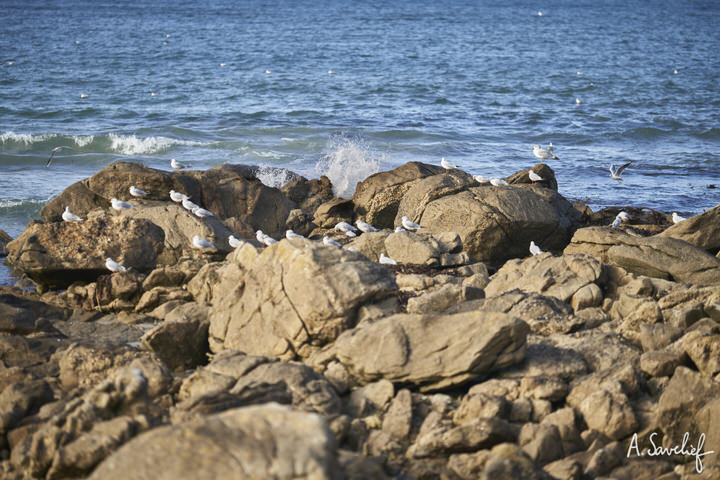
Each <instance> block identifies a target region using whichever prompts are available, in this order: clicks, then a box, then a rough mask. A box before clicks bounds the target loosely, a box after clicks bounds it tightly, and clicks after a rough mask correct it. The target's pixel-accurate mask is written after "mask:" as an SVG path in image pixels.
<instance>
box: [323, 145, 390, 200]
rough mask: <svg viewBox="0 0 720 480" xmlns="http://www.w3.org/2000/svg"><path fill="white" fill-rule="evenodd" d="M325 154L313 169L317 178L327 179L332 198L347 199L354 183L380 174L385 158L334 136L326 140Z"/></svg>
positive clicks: (352, 192) (373, 151) (355, 184)
mask: <svg viewBox="0 0 720 480" xmlns="http://www.w3.org/2000/svg"><path fill="white" fill-rule="evenodd" d="M328 150H330V151H329V153H327V154H326V155H324V156H323V157H322V158H321V159H320V160H319V161H318V162H317V164H316V165H315V170H316V171H317V172H318V173H319V174H320V175H325V176H327V177H328V178H329V179H330V181H331V182H332V185H333V193H334V194H335V196H336V197H342V198H350V197H351V196H352V195H353V194H354V193H355V187H356V186H357V184H358V182H361V181H362V180H365V179H366V178H367V177H369V176H370V175H372V174H373V173H377V172H379V171H380V165H381V163H383V162H385V160H386V159H385V156H384V155H381V154H380V153H378V152H376V151H375V150H374V149H372V148H371V147H370V146H369V145H367V144H366V143H365V142H363V141H362V140H361V139H358V138H348V137H347V136H345V135H344V134H338V135H335V136H333V137H332V138H331V139H330V143H329V148H328Z"/></svg>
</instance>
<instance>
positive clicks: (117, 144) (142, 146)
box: [108, 133, 199, 155]
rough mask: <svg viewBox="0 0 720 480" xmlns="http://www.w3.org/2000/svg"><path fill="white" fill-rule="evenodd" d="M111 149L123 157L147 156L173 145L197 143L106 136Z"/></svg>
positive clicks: (195, 143)
mask: <svg viewBox="0 0 720 480" xmlns="http://www.w3.org/2000/svg"><path fill="white" fill-rule="evenodd" d="M108 138H109V139H110V142H111V147H110V148H111V149H112V150H114V151H117V152H118V153H122V154H123V155H147V154H151V153H158V152H162V151H165V150H167V149H169V148H170V147H173V146H175V145H199V143H198V142H191V141H187V140H175V139H172V138H167V137H137V136H135V135H117V134H115V133H110V134H108Z"/></svg>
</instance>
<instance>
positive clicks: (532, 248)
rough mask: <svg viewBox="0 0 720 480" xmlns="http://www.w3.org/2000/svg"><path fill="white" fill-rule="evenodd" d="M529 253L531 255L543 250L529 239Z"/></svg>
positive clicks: (538, 253)
mask: <svg viewBox="0 0 720 480" xmlns="http://www.w3.org/2000/svg"><path fill="white" fill-rule="evenodd" d="M530 253H532V254H533V255H540V254H541V253H543V251H542V250H540V247H538V246H537V245H535V242H534V241H532V240H531V241H530Z"/></svg>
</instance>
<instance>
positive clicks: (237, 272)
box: [187, 246, 254, 303]
mask: <svg viewBox="0 0 720 480" xmlns="http://www.w3.org/2000/svg"><path fill="white" fill-rule="evenodd" d="M248 248H252V249H254V247H251V246H248ZM221 274H222V276H223V278H226V277H230V276H233V277H234V279H235V280H236V282H237V283H236V285H237V289H236V291H235V292H233V293H236V292H237V291H239V292H242V288H243V287H244V285H245V282H244V280H243V279H244V271H243V270H242V269H240V268H238V267H237V265H236V264H230V265H228V264H225V263H220V262H211V263H208V264H205V266H203V267H202V268H201V269H200V271H199V272H198V273H197V275H195V276H194V277H193V278H192V280H190V282H188V284H187V291H188V292H189V293H190V294H191V295H192V296H193V297H194V298H195V301H197V302H201V303H213V291H214V289H215V286H216V285H218V284H219V283H220V278H221Z"/></svg>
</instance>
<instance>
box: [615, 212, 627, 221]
mask: <svg viewBox="0 0 720 480" xmlns="http://www.w3.org/2000/svg"><path fill="white" fill-rule="evenodd" d="M617 216H618V218H619V219H620V220H622V221H623V222H629V221H630V214H628V213H627V212H626V211H624V210H623V211H622V212H620V213H618V214H617Z"/></svg>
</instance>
